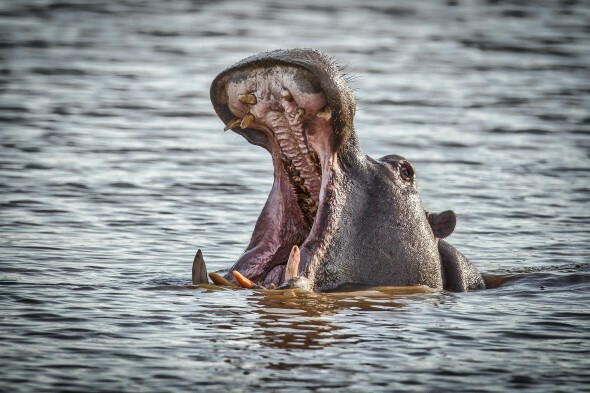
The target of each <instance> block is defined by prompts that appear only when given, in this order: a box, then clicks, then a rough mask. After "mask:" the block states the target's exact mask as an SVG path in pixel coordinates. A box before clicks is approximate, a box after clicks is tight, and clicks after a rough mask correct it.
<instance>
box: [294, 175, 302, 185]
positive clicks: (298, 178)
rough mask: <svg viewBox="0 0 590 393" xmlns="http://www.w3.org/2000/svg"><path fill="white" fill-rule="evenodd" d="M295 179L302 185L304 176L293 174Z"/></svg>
mask: <svg viewBox="0 0 590 393" xmlns="http://www.w3.org/2000/svg"><path fill="white" fill-rule="evenodd" d="M293 181H294V182H295V183H296V184H298V185H302V184H303V178H302V177H301V176H297V175H295V176H293Z"/></svg>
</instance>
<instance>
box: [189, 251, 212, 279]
mask: <svg viewBox="0 0 590 393" xmlns="http://www.w3.org/2000/svg"><path fill="white" fill-rule="evenodd" d="M208 282H209V281H207V266H206V265H205V260H204V259H203V253H202V252H201V250H198V251H197V254H196V255H195V259H194V261H193V285H198V284H207V283H208Z"/></svg>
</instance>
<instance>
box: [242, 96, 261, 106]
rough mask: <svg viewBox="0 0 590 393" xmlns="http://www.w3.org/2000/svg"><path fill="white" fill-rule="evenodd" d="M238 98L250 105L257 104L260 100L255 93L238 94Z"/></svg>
mask: <svg viewBox="0 0 590 393" xmlns="http://www.w3.org/2000/svg"><path fill="white" fill-rule="evenodd" d="M238 100H240V101H242V102H243V103H244V104H249V105H255V104H256V103H257V102H258V100H257V99H256V96H255V95H254V94H240V95H238Z"/></svg>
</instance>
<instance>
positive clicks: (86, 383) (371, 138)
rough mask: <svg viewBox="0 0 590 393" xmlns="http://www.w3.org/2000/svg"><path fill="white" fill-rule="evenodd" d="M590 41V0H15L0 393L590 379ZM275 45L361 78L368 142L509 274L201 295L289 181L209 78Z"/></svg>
mask: <svg viewBox="0 0 590 393" xmlns="http://www.w3.org/2000/svg"><path fill="white" fill-rule="evenodd" d="M519 3H526V4H527V5H526V6H523V5H519ZM589 42H590V7H588V3H587V2H583V1H580V2H576V1H562V2H558V1H553V2H551V1H547V2H541V1H534V2H504V1H488V2H485V1H461V0H460V1H448V2H443V1H420V2H412V1H409V0H408V1H399V2H387V1H352V0H349V1H339V2H333V3H328V4H321V2H317V1H303V0H301V1H299V0H298V1H290V2H281V3H279V2H274V1H250V2H237V1H235V2H224V1H130V0H117V1H115V0H112V1H107V0H104V1H83V0H77V1H76V0H61V1H58V0H19V1H2V2H1V3H0V91H1V97H0V132H1V139H0V143H1V150H0V154H1V156H0V168H1V172H0V173H1V175H0V176H1V177H0V187H1V190H2V192H1V194H0V203H1V213H0V214H1V216H0V224H1V225H2V231H1V234H0V244H1V248H0V257H1V263H0V285H1V286H0V317H1V318H0V358H1V367H0V390H1V391H6V392H18V391H22V392H30V391H68V390H69V391H158V392H164V391H189V390H192V391H211V392H214V391H283V390H293V391H295V390H301V391H306V390H309V391H328V390H334V391H357V392H361V391H362V392H373V391H502V392H504V391H513V390H517V389H519V390H525V391H538V392H547V391H555V392H557V391H562V392H574V391H590V390H589V388H588V387H589V386H590V371H588V370H590V344H589V342H588V337H590V326H589V322H588V321H589V320H590V318H589V317H590V315H589V312H588V305H589V304H590V291H589V284H590V267H589V266H590V265H589V262H590V261H589V250H590V246H589V236H588V233H589V229H590V226H589V223H590V215H589V214H588V207H589V204H588V202H589V195H590V184H589V179H590V173H589V170H590V166H589V154H590V139H589V137H588V136H589V134H590V113H589V108H590V66H589V65H590V44H589ZM279 47H283V48H285V47H287V48H288V47H313V48H318V49H322V50H324V51H326V52H328V53H330V54H331V55H334V56H335V57H336V58H337V59H338V60H339V62H340V63H342V64H343V65H345V66H346V67H347V72H348V73H349V74H350V75H352V76H353V79H352V82H351V83H352V85H353V87H354V89H355V94H356V96H357V98H358V111H357V118H356V128H357V131H358V134H359V138H360V140H361V144H362V146H363V148H364V150H365V151H366V152H367V153H368V154H370V155H372V156H373V157H380V156H383V155H386V154H390V153H396V154H400V155H403V156H406V157H407V158H408V159H410V160H411V161H412V162H413V163H414V164H415V166H416V168H417V172H418V178H419V182H420V187H421V188H420V189H421V195H422V199H423V201H424V204H425V206H426V208H427V209H429V210H434V211H441V210H446V209H454V210H455V211H456V212H457V213H458V216H459V223H458V226H457V229H456V232H455V234H454V235H453V236H451V238H450V242H451V243H453V244H454V245H455V246H456V247H457V248H458V249H459V250H461V251H462V252H463V253H465V254H466V255H467V256H469V257H470V259H471V260H472V261H474V262H475V263H476V264H477V266H478V267H479V268H480V270H481V271H482V272H484V273H487V274H492V275H501V274H506V275H509V276H511V277H513V281H511V282H510V283H508V284H506V285H504V286H501V287H499V288H496V289H490V290H485V291H480V292H471V293H461V294H457V293H447V292H441V291H427V290H424V289H416V290H413V291H409V292H408V291H403V290H395V289H386V288H377V289H375V290H370V291H363V292H355V293H339V294H301V293H299V294H294V293H289V292H287V293H282V292H260V291H250V290H241V291H232V290H219V289H214V288H190V287H186V285H188V284H189V283H190V268H191V266H190V265H191V262H192V257H193V255H194V253H195V251H196V249H197V248H201V249H203V251H204V253H205V259H206V261H207V264H208V267H209V269H210V270H215V269H220V268H224V267H228V266H229V265H230V264H231V263H232V262H233V261H234V260H235V259H237V257H238V256H239V255H240V253H241V252H242V251H243V249H244V247H245V246H246V245H247V243H248V240H249V236H250V233H251V231H252V229H253V226H254V223H255V221H256V218H257V217H258V214H259V212H260V210H261V209H262V206H263V204H264V202H265V200H266V196H267V193H268V191H269V189H270V186H271V182H272V166H271V162H270V159H269V157H268V154H267V153H266V152H265V151H264V150H263V149H260V148H257V147H255V146H251V145H248V144H247V143H246V142H245V141H244V140H243V139H242V138H241V137H239V136H237V135H235V134H232V133H223V132H222V124H221V122H220V121H219V120H218V119H217V117H216V116H215V115H214V113H213V110H212V107H211V104H210V102H209V98H208V94H209V93H208V89H209V84H210V82H211V81H212V79H213V78H214V76H215V75H216V74H217V73H218V72H219V71H221V70H222V69H223V68H225V67H227V66H229V65H231V64H232V63H234V62H235V61H237V60H240V59H241V58H243V57H246V56H248V55H251V54H253V53H256V52H260V51H263V50H269V49H275V48H279Z"/></svg>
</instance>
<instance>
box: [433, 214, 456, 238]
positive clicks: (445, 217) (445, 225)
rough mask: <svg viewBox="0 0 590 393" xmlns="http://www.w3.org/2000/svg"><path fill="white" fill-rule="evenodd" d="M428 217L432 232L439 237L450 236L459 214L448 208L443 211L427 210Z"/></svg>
mask: <svg viewBox="0 0 590 393" xmlns="http://www.w3.org/2000/svg"><path fill="white" fill-rule="evenodd" d="M426 217H428V223H429V224H430V227H431V228H432V233H434V236H435V237H438V238H439V239H444V238H445V237H448V236H450V235H451V233H453V231H454V230H455V225H457V216H456V215H455V212H454V211H452V210H446V211H444V212H442V213H429V212H426Z"/></svg>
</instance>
